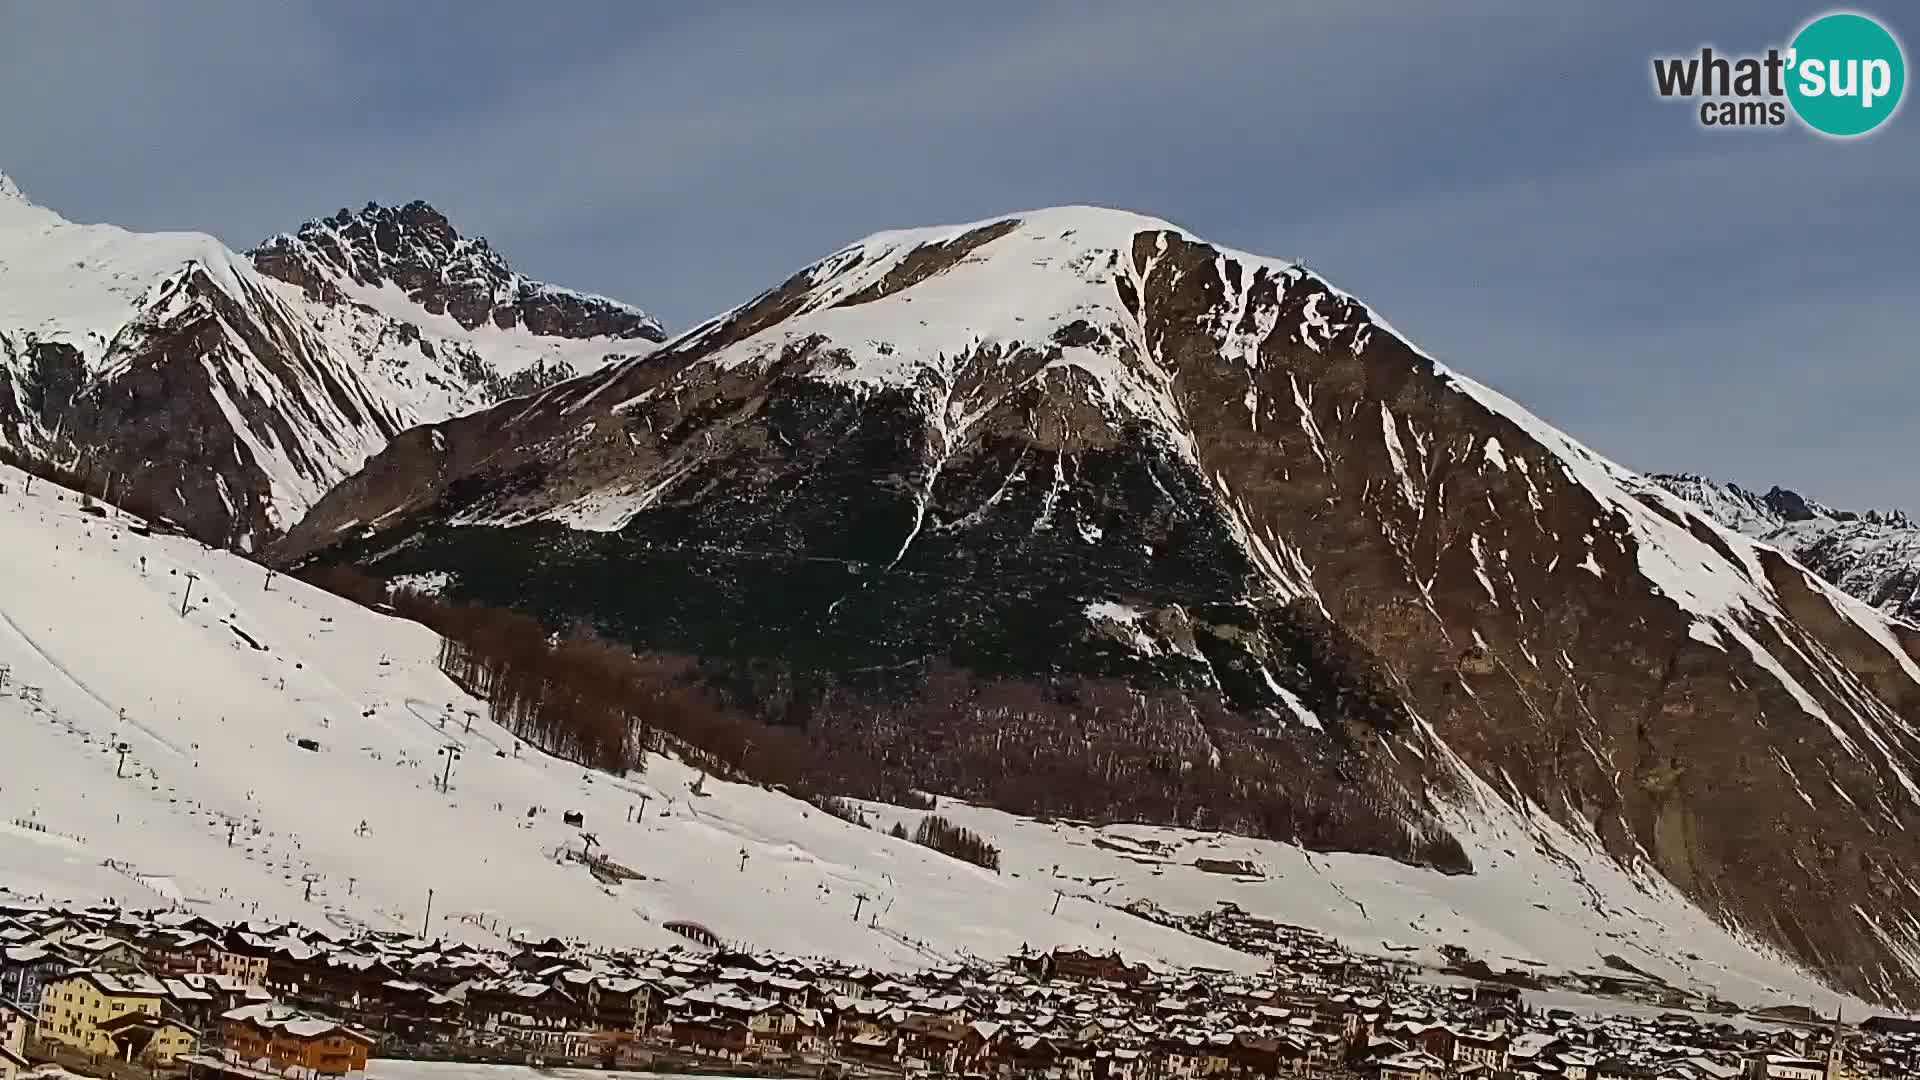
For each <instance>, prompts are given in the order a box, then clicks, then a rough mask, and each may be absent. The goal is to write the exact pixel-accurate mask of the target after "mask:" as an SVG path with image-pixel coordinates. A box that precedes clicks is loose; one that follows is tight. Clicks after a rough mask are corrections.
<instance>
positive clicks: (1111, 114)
mask: <svg viewBox="0 0 1920 1080" xmlns="http://www.w3.org/2000/svg"><path fill="white" fill-rule="evenodd" d="M1825 10H1828V9H1826V8H1824V7H1820V6H1815V5H1808V4H1791V3H1773V2H1767V0H1751V2H1742V3H1739V4H1732V3H1719V4H1711V5H1708V4H1686V5H1675V4H1671V3H1646V4H1635V3H1618V4H1605V5H1601V4H1584V5H1574V4H1570V3H1552V2H1550V3H1539V2H1538V0H1534V2H1519V0H1516V2H1513V3H1502V2H1495V0H1458V2H1452V3H1445V4H1427V5H1414V4H1410V3H1408V4H1389V3H1375V2H1372V0H1338V2H1336V0H1300V2H1289V0H1271V2H1264V3H1236V2H1232V0H1220V2H1217V3H1216V2H1207V3H1201V4H1193V5H1178V6H1176V5H1169V4H1166V3H1164V2H1130V0H1112V2H1108V3H1102V4H1097V5H1094V4H1074V5H1045V4H1024V3H1012V2H1004V3H1003V2H999V0H981V2H979V3H969V4H949V5H931V4H885V3H881V2H879V0H865V2H858V3H836V2H833V0H809V2H808V3H806V4H792V3H783V4H775V3H765V4H760V3H753V2H749V0H730V2H728V3H725V4H704V5H693V4H647V3H634V2H629V0H605V2H596V0H557V2H555V3H552V4H548V5H528V4H525V3H521V2H516V3H501V2H494V0H409V2H408V3H404V4H394V3H389V2H387V0H324V2H323V0H285V2H276V3H269V4H263V3H259V2H257V0H181V2H179V3H169V4H154V3H151V2H149V0H87V2H74V3H41V4H18V5H8V7H7V10H6V13H5V15H4V17H3V22H0V171H4V172H6V173H7V174H8V175H10V176H12V177H13V178H14V179H15V180H16V181H17V182H18V183H19V184H20V186H21V187H22V188H23V189H25V190H26V192H27V193H28V194H29V195H30V196H32V197H33V198H34V199H35V200H36V201H38V202H41V203H43V204H45V205H48V206H51V207H53V208H55V209H58V210H60V211H61V212H62V213H64V214H65V215H66V216H67V217H69V218H72V219H75V220H81V221H111V222H114V223H116V224H120V225H124V226H127V227H129V228H137V229H153V228H188V229H198V230H204V231H208V232H212V233H214V234H216V235H218V236H220V237H221V238H222V239H224V240H225V241H226V242H227V243H228V244H230V245H232V246H234V247H238V248H244V247H248V246H251V245H252V244H254V243H257V242H258V241H259V240H261V239H263V238H265V237H267V236H269V235H271V234H273V233H276V232H280V231H283V230H288V229H291V228H294V227H296V226H297V225H299V223H300V222H302V221H304V220H307V219H310V218H313V217H318V216H322V215H325V214H328V213H331V212H333V211H334V210H336V209H339V208H341V207H347V206H356V207H357V206H359V205H362V204H364V203H366V202H368V201H378V202H383V203H394V202H402V201H406V200H409V199H413V198H424V199H426V200H428V201H429V202H432V203H433V204H435V205H436V206H438V207H439V208H440V209H441V210H443V211H444V212H446V213H447V215H448V216H449V217H450V218H452V220H453V221H454V222H455V224H456V225H457V226H458V227H459V228H461V230H462V231H463V232H467V233H470V234H478V235H484V236H486V237H488V238H489V240H491V241H492V242H493V244H494V246H495V247H496V248H498V249H499V250H501V251H502V252H503V253H505V254H506V255H507V257H508V258H509V259H510V260H511V261H512V262H513V263H514V264H515V266H516V267H517V268H518V269H520V270H522V271H523V272H525V273H528V274H530V275H532V276H535V277H538V278H542V279H545V280H548V281H553V282H557V283H559V284H564V285H569V286H573V287H575V288H580V289H586V290H589V291H594V292H600V293H606V294H608V295H612V296H616V297H619V298H621V299H624V300H628V301H631V302H633V303H636V304H639V305H641V306H642V307H645V308H648V309H649V310H651V311H653V312H655V313H656V314H658V315H659V316H661V317H662V319H663V320H665V321H666V322H667V323H668V324H669V325H670V326H686V325H690V324H692V323H694V322H697V321H698V320H700V319H701V318H703V317H705V316H706V315H709V314H712V313H714V312H716V311H719V310H722V309H724V308H727V307H731V306H733V305H734V304H737V303H740V302H743V301H744V300H746V299H748V298H750V297H751V296H752V295H753V294H755V293H757V292H759V291H760V290H762V289H764V288H766V287H768V286H770V285H772V284H774V283H776V282H777V281H779V280H780V279H781V278H783V277H785V276H786V275H787V274H788V273H790V272H791V271H793V270H795V269H797V268H799V267H801V266H803V265H805V264H807V263H809V262H811V261H813V260H814V259H817V258H819V257H821V256H823V255H826V254H828V253H830V252H831V251H833V250H835V249H837V248H839V247H841V246H843V245H845V244H847V243H850V242H852V241H854V240H856V239H858V238H859V237H861V236H864V235H866V234H868V233H871V232H875V231H878V230H881V229H889V228H900V227H907V226H914V225H932V224H942V223H949V222H962V221H970V220H974V219H978V218H983V217H988V216H992V215H995V214H1000V213H1005V212H1009V211H1018V210H1023V209H1031V208H1035V207H1040V206H1050V205H1057V204H1063V203H1095V204H1101V205H1108V206H1117V207H1123V208H1126V209H1130V210H1137V211H1141V212H1143V213H1148V214H1152V215H1156V216H1159V217H1162V218H1166V219H1168V220H1170V221H1173V222H1175V223H1176V224H1179V225H1181V226H1182V227H1184V228H1186V229H1188V230H1190V231H1192V232H1194V233H1196V234H1197V235H1199V236H1201V237H1204V238H1206V239H1209V240H1213V241H1216V242H1218V243H1221V244H1224V245H1229V246H1232V247H1236V248H1241V249H1244V250H1250V251H1257V252H1261V253H1263V254H1270V255H1276V256H1281V257H1285V258H1294V259H1302V260H1304V261H1306V262H1307V264H1308V265H1309V266H1311V267H1312V268H1314V269H1315V270H1316V271H1318V272H1320V273H1322V274H1324V275H1326V276H1327V277H1328V278H1329V279H1330V280H1332V281H1333V282H1335V283H1336V284H1338V285H1340V286H1342V287H1343V288H1345V289H1346V290H1348V291H1350V292H1352V293H1354V294H1356V295H1358V296H1360V297H1361V298H1362V299H1364V300H1365V301H1367V302H1368V303H1369V304H1370V305H1371V306H1373V307H1374V308H1375V309H1376V310H1378V311H1379V312H1380V313H1381V314H1382V315H1383V316H1385V317H1386V318H1387V319H1388V320H1390V321H1391V322H1392V323H1393V324H1394V326H1395V327H1396V328H1397V329H1399V330H1400V331H1402V332H1403V333H1405V334H1406V335H1407V336H1409V337H1410V338H1412V339H1413V340H1414V341H1415V342H1416V343H1417V344H1419V345H1420V346H1422V347H1423V348H1424V349H1426V351H1428V352H1430V353H1432V354H1433V355H1435V356H1436V357H1438V358H1440V359H1441V360H1443V361H1445V362H1446V363H1448V364H1449V365H1450V366H1452V367H1455V368H1457V369H1459V370H1461V371H1464V372H1466V373H1468V374H1470V375H1473V376H1475V377H1476V378H1479V379H1481V380H1482V381H1485V382H1488V383H1491V384H1492V385H1494V386H1496V387H1498V388H1500V389H1501V390H1503V391H1504V392H1506V393H1507V394H1509V395H1510V396H1512V397H1514V398H1515V399H1517V400H1519V401H1521V402H1523V403H1525V404H1527V405H1528V406H1529V407H1531V408H1532V409H1533V410H1534V411H1535V412H1537V413H1539V414H1540V415H1541V416H1543V417H1545V418H1546V419H1548V420H1550V421H1552V422H1554V423H1555V424H1557V425H1559V426H1561V427H1563V428H1565V429H1566V430H1568V431H1570V432H1571V433H1573V434H1574V435H1575V436H1576V437H1578V438H1580V439H1582V440H1583V441H1585V442H1587V443H1589V444H1591V445H1593V446H1594V447H1595V448H1597V449H1599V450H1601V451H1602V452H1604V453H1606V454H1607V455H1609V456H1611V457H1613V458H1615V459H1617V460H1620V461H1623V462H1625V463H1627V464H1629V465H1633V466H1635V467H1638V468H1642V469H1648V470H1666V471H1681V470H1686V471H1696V472H1703V473H1707V474H1709V475H1713V476H1717V477H1720V478H1724V479H1731V480H1734V481H1737V482H1740V483H1742V484H1746V485H1749V486H1754V487H1759V488H1761V489H1764V488H1765V487H1767V486H1769V485H1772V484H1781V485H1785V486H1789V487H1795V488H1798V489H1800V490H1802V491H1803V492H1805V493H1807V494H1810V495H1813V496H1815V497H1819V498H1822V499H1824V500H1826V501H1828V502H1830V503H1834V504H1837V505H1841V506H1853V507H1866V506H1905V507H1909V508H1915V509H1920V469H1916V468H1914V467H1913V466H1914V463H1915V458H1916V455H1915V453H1914V446H1915V442H1916V439H1915V435H1914V431H1915V429H1916V428H1920V425H1916V424H1915V423H1914V418H1915V417H1916V416H1920V365H1917V364H1916V360H1920V350H1916V346H1915V340H1916V330H1920V197H1916V196H1915V191H1916V190H1917V189H1920V114H1917V113H1916V111H1915V107H1914V106H1913V105H1912V104H1911V103H1909V104H1908V106H1907V107H1905V108H1904V109H1903V110H1902V112H1901V113H1900V114H1899V115H1897V116H1895V117H1894V118H1893V120H1892V121H1890V122H1889V123H1888V124H1887V125H1885V126H1884V127H1883V128H1882V129H1881V130H1880V131H1879V132H1876V133H1875V134H1873V135H1871V136H1869V137H1867V138H1866V139H1864V140H1853V141H1849V142H1838V141H1831V140H1825V139H1822V138H1819V137H1818V136H1815V135H1813V134H1812V133H1810V132H1807V131H1805V130H1803V129H1799V128H1797V127H1790V128H1786V129H1759V130H1746V131H1710V130H1706V129H1703V128H1702V127H1700V125H1699V123H1698V121H1697V118H1696V114H1695V112H1694V111H1693V109H1692V108H1691V107H1690V106H1688V105H1687V104H1684V103H1678V102H1670V101H1660V100H1658V99H1657V98H1656V97H1655V96H1654V94H1653V91H1652V84H1651V77H1650V74H1649V72H1650V66H1649V64H1650V58H1651V57H1652V56H1654V55H1679V54H1687V53H1693V52H1697V51H1698V49H1699V47H1700V46H1701V45H1703V44H1710V45H1713V46H1714V47H1715V48H1716V49H1720V50H1726V51H1760V50H1764V49H1765V48H1766V47H1768V46H1770V45H1781V44H1784V43H1785V42H1786V41H1787V40H1788V39H1789V38H1790V37H1791V36H1792V34H1793V32H1794V31H1795V30H1796V29H1797V28H1798V27H1799V26H1800V25H1802V24H1803V23H1804V22H1806V21H1807V20H1808V19H1809V18H1811V17H1812V16H1814V15H1817V14H1820V13H1822V12H1823V11H1825ZM1854 10H1861V11H1866V12H1868V13H1871V14H1875V15H1877V16H1879V17H1881V18H1882V20H1883V21H1884V22H1885V23H1887V24H1888V25H1890V26H1891V27H1892V28H1893V30H1894V31H1895V33H1896V34H1900V35H1902V38H1903V40H1904V41H1905V42H1906V43H1907V51H1908V53H1909V56H1911V55H1912V54H1913V53H1914V52H1915V51H1916V43H1920V12H1916V11H1915V10H1914V9H1912V8H1911V7H1908V6H1903V5H1898V4H1893V3H1883V4H1881V5H1880V6H1878V7H1876V6H1873V5H1866V6H1856V7H1855V8H1854ZM1909 96H1911V95H1909Z"/></svg>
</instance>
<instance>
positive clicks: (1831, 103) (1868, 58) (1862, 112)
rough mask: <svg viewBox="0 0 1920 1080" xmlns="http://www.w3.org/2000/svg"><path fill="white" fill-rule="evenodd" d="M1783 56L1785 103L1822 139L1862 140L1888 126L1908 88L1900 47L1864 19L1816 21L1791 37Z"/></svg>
mask: <svg viewBox="0 0 1920 1080" xmlns="http://www.w3.org/2000/svg"><path fill="white" fill-rule="evenodd" d="M1787 55H1788V59H1787V63H1788V65H1789V68H1790V70H1789V74H1788V79H1787V100H1789V101H1791V102H1792V103H1793V111H1794V112H1795V113H1796V114H1797V115H1798V116H1799V117H1800V119H1801V120H1802V121H1804V122H1805V123H1806V125H1807V126H1808V127H1810V128H1812V129H1813V130H1815V131H1818V132H1820V133H1821V134H1823V135H1832V136H1835V137H1837V138H1843V139H1844V138H1850V137H1852V136H1855V135H1865V134H1866V133H1867V132H1869V131H1872V130H1873V129H1874V128H1877V127H1879V126H1880V125H1881V124H1884V123H1886V122H1887V118H1888V117H1890V116H1892V115H1893V113H1894V110H1895V109H1897V108H1899V107H1900V95H1901V93H1902V92H1903V91H1905V90H1906V88H1907V59H1906V56H1905V54H1904V53H1902V52H1901V51H1900V42H1898V41H1896V40H1895V39H1894V36H1893V34H1892V33H1890V32H1888V30H1887V28H1886V27H1884V26H1881V25H1880V24H1879V23H1878V22H1875V21H1874V20H1872V19H1870V18H1868V17H1866V16H1865V15H1856V14H1854V13H1852V12H1850V11H1842V12H1835V13H1833V14H1831V15H1822V16H1820V17H1819V18H1817V19H1815V20H1813V21H1812V22H1810V23H1808V24H1807V25H1806V26H1804V27H1802V28H1801V30H1800V32H1799V33H1798V34H1795V35H1794V38H1793V44H1792V46H1791V47H1790V49H1789V52H1788V54H1787Z"/></svg>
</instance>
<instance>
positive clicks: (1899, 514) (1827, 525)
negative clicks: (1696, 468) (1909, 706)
mask: <svg viewBox="0 0 1920 1080" xmlns="http://www.w3.org/2000/svg"><path fill="white" fill-rule="evenodd" d="M1654 479H1656V480H1658V481H1659V482H1660V483H1661V484H1662V485H1663V486H1665V487H1666V488H1667V490H1669V491H1671V492H1673V493H1674V494H1676V495H1678V496H1680V497H1681V498H1683V499H1687V500H1689V501H1691V502H1694V503H1697V504H1699V505H1700V506H1701V507H1702V508H1703V509H1705V510H1706V511H1707V513H1709V514H1711V515H1713V517H1714V518H1715V520H1717V521H1719V522H1720V523H1721V524H1722V525H1725V526H1726V527H1727V528H1729V529H1734V530H1737V531H1739V532H1742V533H1745V534H1746V535H1748V536H1751V537H1753V538H1754V539H1756V540H1764V541H1766V542H1767V543H1769V544H1772V545H1773V546H1774V547H1777V548H1779V549H1781V550H1782V551H1786V552H1790V553H1791V554H1792V555H1793V557H1794V558H1796V559H1798V560H1799V561H1800V562H1801V563H1803V564H1805V565H1806V566H1807V567H1808V568H1809V569H1811V570H1813V572H1814V573H1817V574H1819V575H1820V576H1821V577H1823V578H1825V579H1827V580H1828V581H1829V582H1832V583H1833V584H1835V585H1837V586H1839V587H1840V588H1842V589H1845V590H1846V591H1847V592H1849V593H1852V594H1853V595H1854V596H1856V597H1859V598H1860V599H1862V600H1865V601H1866V602H1867V603H1869V604H1872V605H1873V606H1875V607H1877V608H1879V609H1881V610H1882V611H1885V612H1887V613H1888V614H1889V615H1894V616H1898V617H1900V618H1904V619H1906V620H1908V621H1910V622H1920V523H1916V522H1915V521H1914V520H1913V518H1912V516H1911V515H1909V514H1907V513H1906V512H1905V511H1902V510H1867V511H1863V512H1856V511H1852V510H1836V509H1834V508H1833V507H1830V506H1827V505H1825V504H1822V503H1819V502H1815V501H1814V500H1812V499H1808V498H1807V497H1805V496H1803V495H1801V494H1800V493H1799V492H1796V491H1790V490H1788V489H1786V488H1782V487H1775V488H1772V489H1770V490H1769V491H1768V492H1767V493H1766V494H1764V495H1761V494H1758V493H1756V492H1752V491H1748V490H1746V489H1745V488H1742V487H1740V486H1739V485H1738V484H1722V483H1717V482H1715V481H1713V480H1709V479H1707V478H1706V477H1702V476H1696V475H1692V474H1688V473H1674V474H1669V475H1662V476H1656V477H1654Z"/></svg>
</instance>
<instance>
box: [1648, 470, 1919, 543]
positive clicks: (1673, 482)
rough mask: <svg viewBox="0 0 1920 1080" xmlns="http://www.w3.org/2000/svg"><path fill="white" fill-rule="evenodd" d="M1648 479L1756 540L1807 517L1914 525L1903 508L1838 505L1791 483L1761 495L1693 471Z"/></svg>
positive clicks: (1903, 526) (1810, 519)
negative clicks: (1802, 491)
mask: <svg viewBox="0 0 1920 1080" xmlns="http://www.w3.org/2000/svg"><path fill="white" fill-rule="evenodd" d="M1653 479H1654V480H1656V481H1658V482H1659V484H1660V485H1661V486H1662V487H1664V488H1666V489H1667V490H1668V491H1671V492H1673V493H1674V494H1675V495H1678V496H1680V497H1681V498H1683V499H1686V500H1687V501H1688V502H1692V503H1696V504H1698V505H1699V506H1700V507H1701V508H1703V509H1705V510H1706V511H1707V512H1708V513H1710V514H1712V515H1713V517H1714V520H1716V521H1718V522H1719V523H1720V524H1722V525H1725V526H1726V527H1727V528H1729V529H1734V530H1736V531H1739V532H1743V533H1746V534H1747V535H1748V536H1754V537H1759V538H1762V539H1764V538H1766V537H1768V536H1770V535H1771V534H1773V533H1774V532H1776V531H1777V530H1779V529H1781V528H1784V527H1786V526H1788V525H1795V524H1800V523H1808V522H1812V523H1819V522H1826V523H1830V524H1846V523H1853V522H1858V523H1863V524H1867V525H1881V526H1885V527H1887V528H1893V529H1912V528H1920V524H1916V523H1915V521H1914V519H1913V517H1912V515H1910V514H1908V513H1907V512H1906V511H1905V510H1863V511H1858V512H1856V511H1852V510H1838V509H1835V508H1833V507H1831V506H1828V505H1827V504H1825V503H1822V502H1818V501H1816V500H1813V499H1809V498H1807V497H1806V496H1805V495H1802V494H1800V493H1799V492H1797V491H1794V490H1792V489H1791V488H1783V487H1778V486H1775V487H1773V488H1769V489H1768V490H1767V492H1766V494H1764V495H1762V494H1759V493H1757V492H1753V491H1748V490H1747V489H1746V488H1743V487H1741V486H1740V485H1738V484H1728V483H1721V482H1719V481H1717V480H1712V479H1709V478H1708V477H1704V476H1699V475H1696V474H1693V473H1656V474H1654V475H1653Z"/></svg>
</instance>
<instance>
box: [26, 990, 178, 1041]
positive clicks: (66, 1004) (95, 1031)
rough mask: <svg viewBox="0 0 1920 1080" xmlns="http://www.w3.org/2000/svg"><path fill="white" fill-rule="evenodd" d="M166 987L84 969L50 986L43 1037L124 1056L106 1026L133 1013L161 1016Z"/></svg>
mask: <svg viewBox="0 0 1920 1080" xmlns="http://www.w3.org/2000/svg"><path fill="white" fill-rule="evenodd" d="M165 999H166V988H165V987H164V986H162V985H161V984H160V983H159V982H158V981H157V980H155V979H153V978H152V977H151V976H147V975H128V974H122V973H116V972H106V971H93V970H88V969H82V970H79V971H75V972H73V973H71V974H69V975H67V976H65V977H64V978H61V979H59V980H57V981H55V982H53V983H50V984H49V985H48V986H47V987H46V988H45V990H44V991H43V992H42V994H41V996H40V1014H39V1019H38V1025H37V1027H38V1032H37V1033H38V1035H39V1036H40V1038H42V1039H46V1040H49V1041H51V1042H58V1043H65V1044H66V1045H68V1046H72V1047H76V1048H78V1049H80V1050H82V1051H85V1052H87V1053H90V1054H100V1055H102V1056H113V1055H115V1054H117V1053H118V1052H119V1048H118V1047H116V1046H115V1045H114V1041H113V1038H112V1036H111V1034H110V1033H109V1032H107V1031H106V1030H104V1029H103V1028H102V1026H101V1025H103V1024H106V1023H107V1022H109V1021H112V1020H117V1019H119V1018H120V1017H123V1016H128V1015H146V1016H152V1017H156V1018H158V1017H159V1016H160V1013H161V1003H162V1002H163V1001H164V1000H165Z"/></svg>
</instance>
